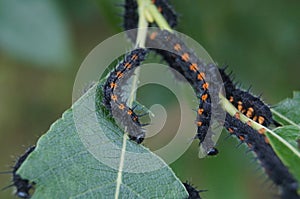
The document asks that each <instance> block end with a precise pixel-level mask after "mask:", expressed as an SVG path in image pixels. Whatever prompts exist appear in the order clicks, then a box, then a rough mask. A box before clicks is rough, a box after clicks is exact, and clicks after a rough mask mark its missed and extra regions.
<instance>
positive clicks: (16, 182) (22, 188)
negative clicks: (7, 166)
mask: <svg viewBox="0 0 300 199" xmlns="http://www.w3.org/2000/svg"><path fill="white" fill-rule="evenodd" d="M34 149H35V146H32V147H30V148H28V149H27V150H26V152H25V153H24V154H23V155H22V156H21V157H19V158H18V160H17V161H16V163H15V165H14V166H13V170H12V171H8V172H2V173H12V177H13V179H12V182H13V183H12V184H11V185H9V186H7V187H5V188H3V190H4V189H7V188H9V187H12V186H14V187H16V193H15V194H16V196H18V197H19V198H30V193H29V192H30V190H31V189H32V188H33V186H34V184H35V183H34V182H32V183H31V182H29V180H27V179H23V178H21V176H20V175H18V174H17V170H18V169H19V168H20V167H21V165H22V164H23V162H24V161H25V160H26V158H27V157H28V156H29V154H30V153H32V152H33V151H34Z"/></svg>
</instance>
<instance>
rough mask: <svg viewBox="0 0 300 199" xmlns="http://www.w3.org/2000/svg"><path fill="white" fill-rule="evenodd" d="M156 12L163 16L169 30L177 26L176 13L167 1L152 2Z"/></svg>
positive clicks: (155, 0) (154, 0) (153, 0)
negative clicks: (169, 27)
mask: <svg viewBox="0 0 300 199" xmlns="http://www.w3.org/2000/svg"><path fill="white" fill-rule="evenodd" d="M152 3H153V4H155V6H156V7H157V9H158V11H159V12H161V14H162V15H163V16H164V18H165V19H166V20H167V22H168V24H169V25H170V26H171V28H174V27H175V26H177V13H176V12H175V10H174V9H173V8H172V6H171V5H170V4H169V2H168V0H152Z"/></svg>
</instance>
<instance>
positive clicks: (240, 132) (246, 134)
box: [224, 114, 300, 199]
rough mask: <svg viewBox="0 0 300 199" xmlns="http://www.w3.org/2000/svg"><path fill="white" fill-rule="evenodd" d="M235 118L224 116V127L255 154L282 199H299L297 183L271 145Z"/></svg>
mask: <svg viewBox="0 0 300 199" xmlns="http://www.w3.org/2000/svg"><path fill="white" fill-rule="evenodd" d="M236 117H237V116H235V117H233V116H230V115H229V114H227V115H226V119H225V124H224V126H225V128H226V129H227V130H228V132H230V133H231V134H234V135H235V136H236V137H238V138H239V139H240V140H241V141H242V142H245V143H246V144H247V145H248V147H249V148H250V149H251V150H252V151H253V152H254V153H255V154H256V156H257V158H258V160H259V161H260V163H261V165H262V166H263V168H265V171H266V173H267V175H268V176H269V178H270V179H271V180H272V181H273V182H274V183H275V184H276V185H277V186H278V187H279V188H280V190H281V193H280V194H281V197H282V198H283V199H299V198H300V197H299V195H298V193H297V189H298V183H297V181H296V180H295V178H294V177H293V176H292V175H291V173H290V172H289V171H288V169H287V168H286V167H285V166H284V164H283V163H282V161H281V160H280V159H279V158H278V156H277V155H276V153H275V152H274V150H273V148H272V147H271V145H269V144H267V143H266V141H265V137H264V135H263V134H261V133H259V132H258V131H256V130H254V129H253V128H252V127H251V126H250V125H248V124H246V123H243V122H241V121H240V120H239V119H238V118H236Z"/></svg>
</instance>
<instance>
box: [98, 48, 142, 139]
mask: <svg viewBox="0 0 300 199" xmlns="http://www.w3.org/2000/svg"><path fill="white" fill-rule="evenodd" d="M146 54H147V50H146V49H143V48H137V49H134V50H132V51H131V52H129V53H128V54H127V55H125V57H124V59H123V60H122V61H121V62H120V63H119V64H118V65H117V66H116V68H115V69H114V70H113V71H112V72H111V73H110V74H109V76H108V78H107V80H106V83H105V84H104V86H103V93H104V98H103V103H104V105H105V106H106V108H107V109H108V110H109V111H110V113H111V114H113V115H114V116H115V119H117V120H118V122H119V123H120V124H122V126H123V127H125V128H126V131H127V132H128V134H129V138H130V139H131V140H133V141H135V142H137V143H138V144H140V143H142V141H143V140H144V137H145V132H144V130H143V129H142V126H143V125H142V124H141V123H140V121H139V117H138V115H137V114H136V113H135V112H134V109H133V108H130V107H128V106H127V105H126V101H125V100H124V99H122V91H121V90H120V89H119V87H121V85H122V83H120V82H121V81H123V82H124V81H126V78H128V77H130V73H131V72H132V71H133V70H134V69H135V68H137V67H138V66H140V64H141V62H142V61H143V60H144V59H145V56H146Z"/></svg>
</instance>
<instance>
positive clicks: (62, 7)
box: [0, 0, 300, 199]
mask: <svg viewBox="0 0 300 199" xmlns="http://www.w3.org/2000/svg"><path fill="white" fill-rule="evenodd" d="M120 2H121V3H122V1H117V0H113V1H111V0H89V1H84V0H78V1H71V0H66V1H58V0H56V1H51V0H44V1H38V0H28V1H17V0H0V90H1V97H0V147H1V149H0V157H1V159H0V171H6V170H9V169H10V166H12V165H13V162H14V161H15V159H16V158H17V157H18V155H20V154H22V153H23V152H24V151H25V149H26V148H27V147H28V146H30V145H33V144H35V143H36V141H37V139H38V138H39V137H40V136H41V135H42V134H43V133H45V132H46V131H47V129H48V128H49V126H50V125H51V124H52V123H53V122H54V121H55V120H56V119H58V118H59V117H60V116H61V114H62V112H63V111H64V110H66V109H68V108H69V107H70V106H71V100H72V88H73V81H74V79H75V76H76V72H77V70H78V68H79V66H80V64H81V62H82V61H83V59H84V58H85V56H86V55H87V54H88V53H89V52H90V50H92V49H93V48H94V47H95V46H96V45H97V44H98V43H100V42H101V41H103V40H105V39H106V38H108V37H109V36H112V35H113V34H116V33H118V32H119V31H121V30H122V29H121V26H120V24H121V22H122V21H121V18H120V17H118V14H121V13H122V9H121V8H118V7H116V4H117V3H120ZM171 2H172V3H173V4H174V7H175V9H176V11H177V12H178V13H179V14H180V18H179V26H178V28H177V30H178V31H181V32H183V33H185V34H187V35H189V36H191V37H192V38H194V39H195V40H197V41H198V42H199V43H201V44H202V45H203V46H204V47H205V48H206V50H207V51H208V52H209V53H210V55H211V56H212V57H213V59H214V60H215V61H216V62H218V63H219V64H220V65H223V64H228V65H229V66H230V69H232V70H233V71H234V74H235V76H236V80H238V81H239V82H241V83H242V86H244V87H246V88H247V87H248V86H249V85H252V86H253V92H254V93H255V94H260V93H263V98H264V99H265V101H266V102H267V103H269V104H276V103H277V102H278V101H280V100H282V99H284V98H286V97H291V95H292V91H293V90H299V89H300V81H299V77H298V76H299V74H300V65H299V52H300V20H299V19H300V12H299V9H300V2H299V1H298V0H289V1H283V0H281V1H280V0H272V1H271V0H264V1H258V0H252V1H250V0H245V1H237V0H229V1H204V0H185V1H179V0H173V1H171ZM158 95H159V93H158ZM147 97H148V96H147ZM149 98H153V99H156V96H155V94H154V95H149ZM191 108H193V107H191ZM225 136H226V133H224V134H223V136H222V137H225ZM220 141H221V142H219V149H220V151H221V153H220V155H219V156H218V157H217V158H209V159H198V158H197V150H198V149H197V143H196V142H195V143H194V144H193V147H191V148H190V149H189V150H188V151H187V152H186V153H185V154H184V155H183V156H182V157H181V158H180V159H178V161H176V162H175V163H173V164H172V165H171V167H172V168H173V169H174V171H175V172H176V174H177V175H178V176H179V177H180V179H181V180H183V181H185V180H189V181H191V182H192V183H193V184H194V185H196V186H197V187H198V188H199V189H208V190H209V191H208V192H205V193H203V194H202V196H203V198H207V199H214V198H230V199H240V198H249V199H252V198H256V199H257V198H272V197H274V194H275V193H276V188H275V187H274V186H270V184H271V183H270V182H269V181H268V180H267V182H266V183H264V181H265V179H266V176H265V175H264V174H263V172H262V170H261V169H258V170H255V168H256V167H258V164H257V163H254V164H251V159H253V158H252V155H245V151H246V149H245V147H244V146H242V147H240V148H236V145H237V144H238V142H237V141H236V140H235V139H232V138H229V139H227V140H225V141H224V139H223V138H221V139H220ZM9 181H10V176H9V175H0V187H4V186H6V185H8V184H10V182H9ZM11 192H12V190H11V189H9V190H5V191H2V192H0V198H14V196H13V195H12V194H11Z"/></svg>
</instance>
